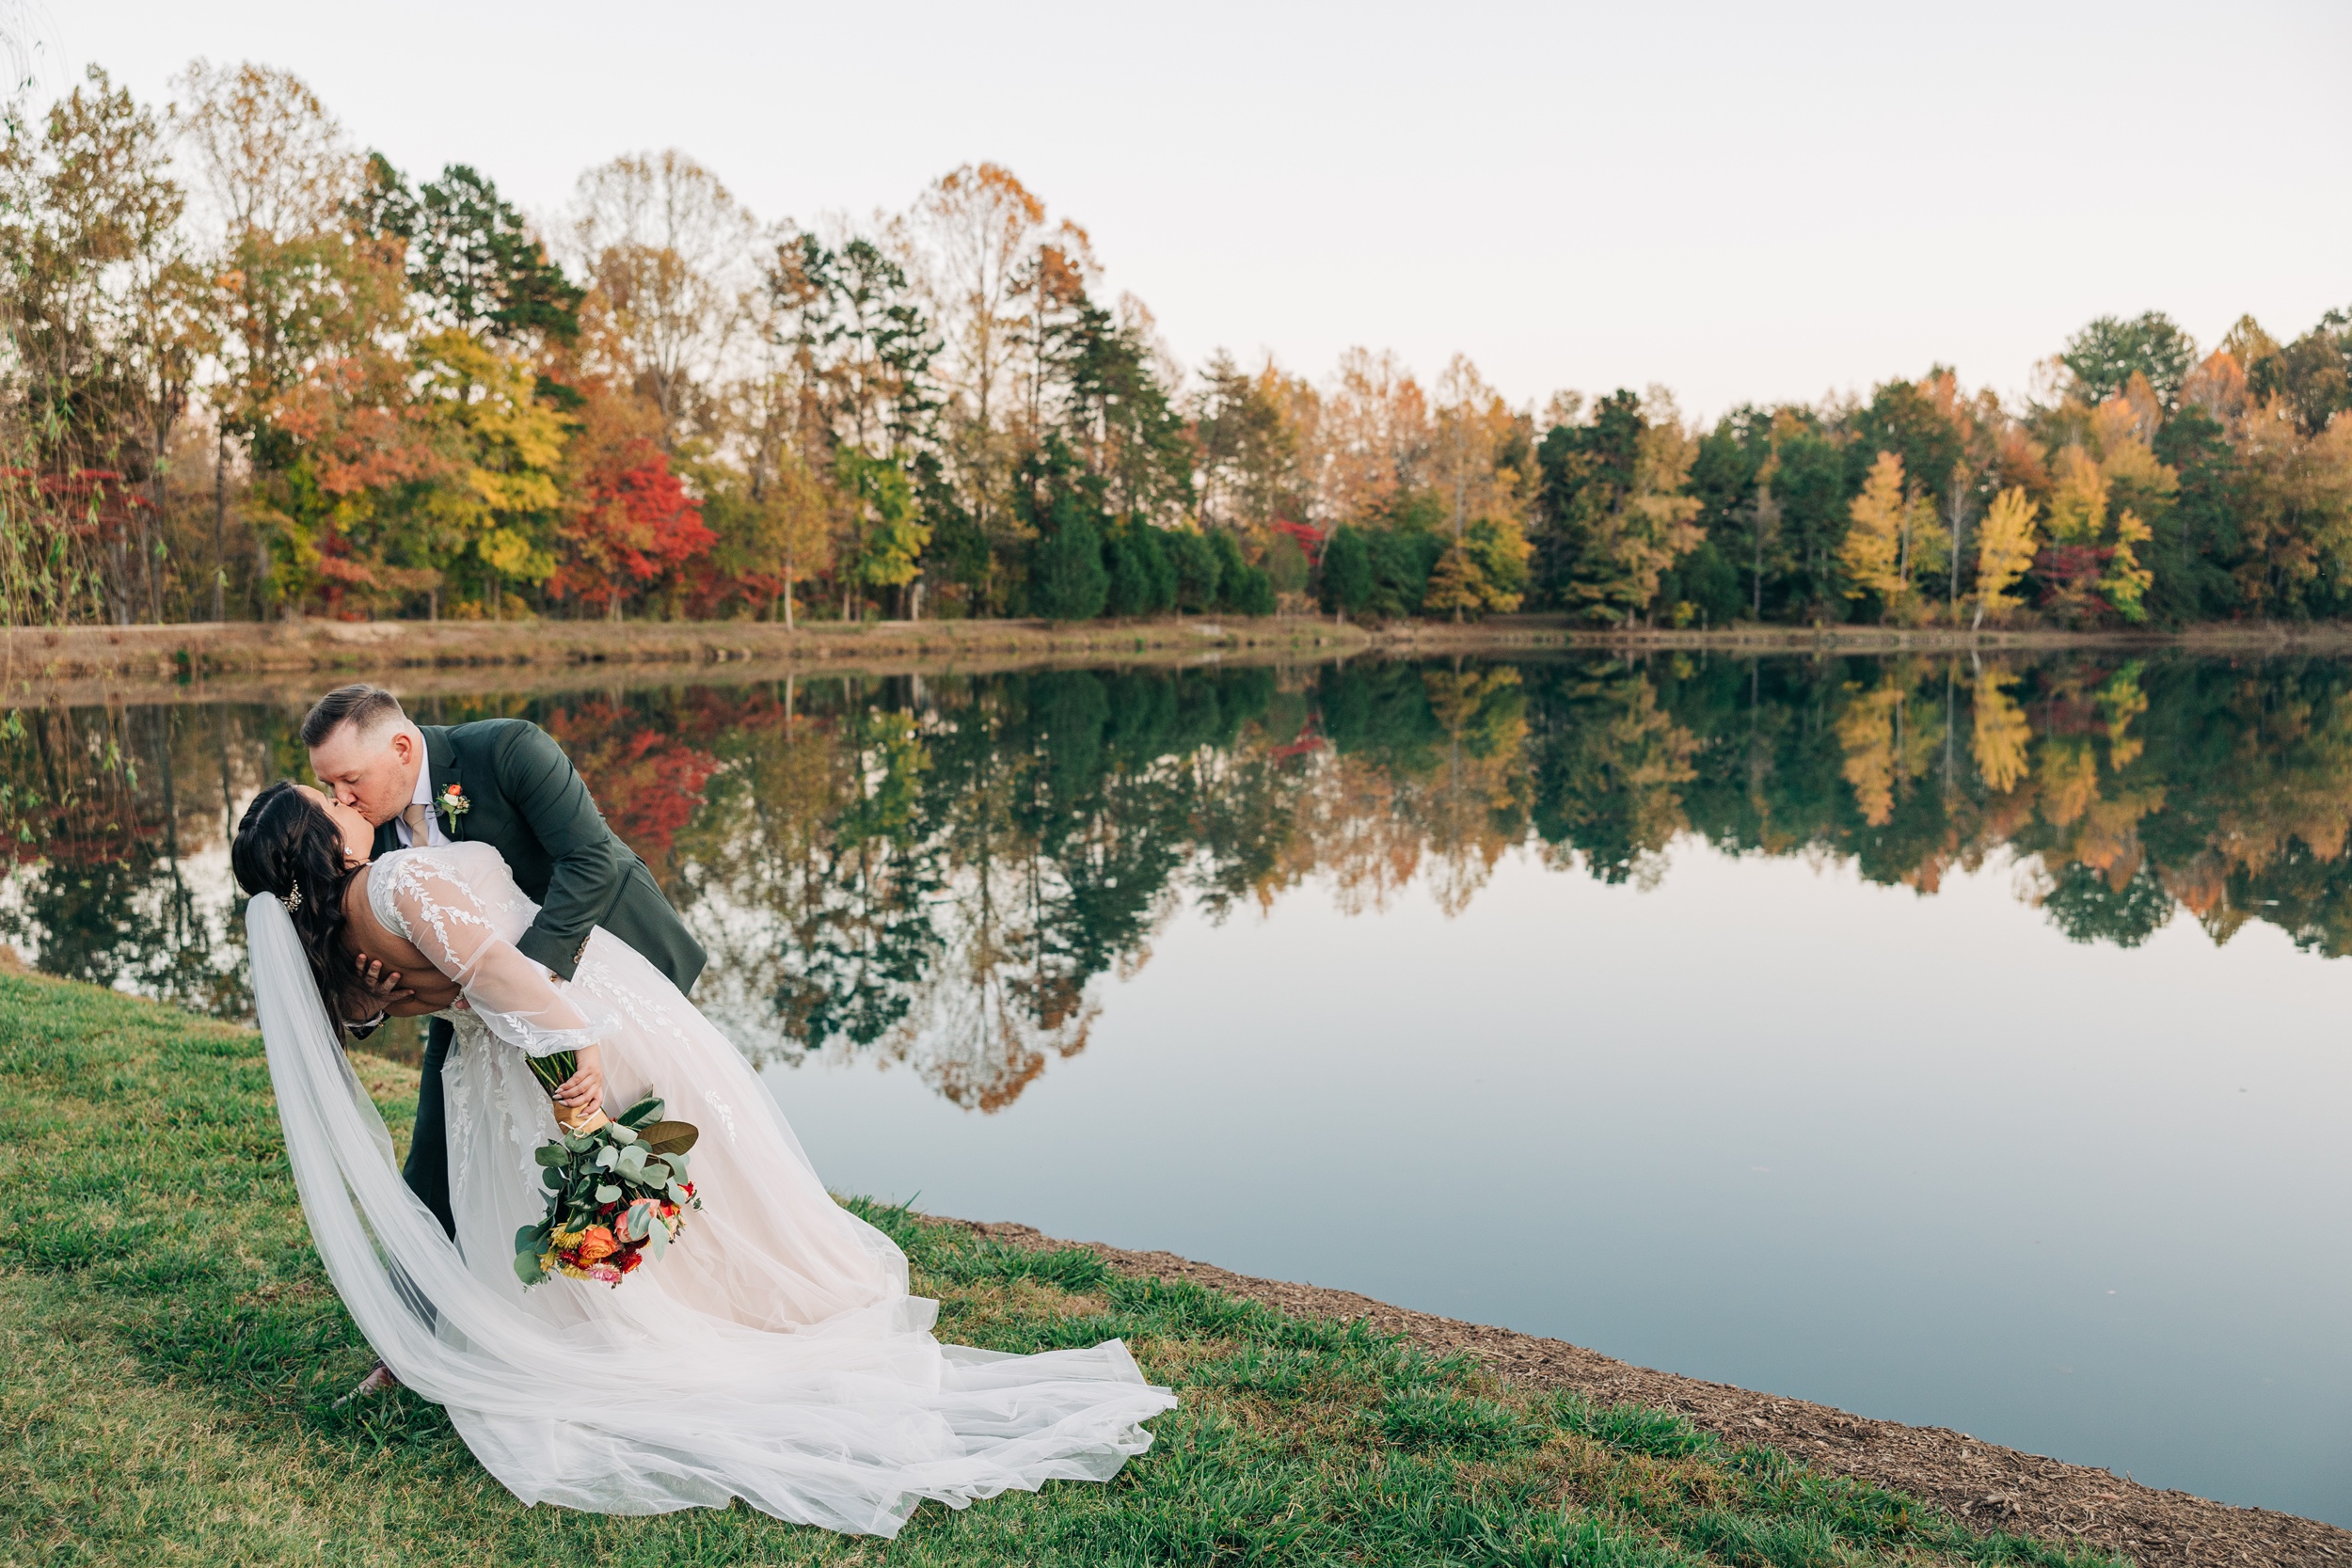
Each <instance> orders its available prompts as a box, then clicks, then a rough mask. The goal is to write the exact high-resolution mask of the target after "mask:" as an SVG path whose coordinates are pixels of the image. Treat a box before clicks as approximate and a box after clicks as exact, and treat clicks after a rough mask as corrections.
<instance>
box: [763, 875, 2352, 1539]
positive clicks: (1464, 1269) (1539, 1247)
mask: <svg viewBox="0 0 2352 1568" xmlns="http://www.w3.org/2000/svg"><path fill="white" fill-rule="evenodd" d="M2016 876H2017V873H2016V871H2015V869H2014V868H2013V867H2010V866H2007V865H1996V866H1994V867H1989V868H1987V869H1986V870H1984V871H1981V872H1979V873H1978V874H1975V875H1973V876H1961V875H1953V876H1950V877H1949V878H1947V880H1946V882H1945V884H1944V889H1943V891H1942V893H1940V894H1939V895H1936V896H1934V897H1931V898H1922V897H1919V896H1916V895H1914V894H1913V893H1911V892H1910V891H1909V890H1908V889H1903V888H1894V889H1888V888H1883V887H1873V886H1867V885H1865V884H1863V883H1861V882H1860V880H1859V879H1857V878H1856V877H1855V876H1854V874H1853V873H1852V871H1851V869H1850V868H1829V869H1825V870H1821V871H1818V872H1817V871H1816V870H1815V869H1813V868H1812V867H1810V866H1808V865H1807V864H1805V863H1804V862H1802V861H1796V860H1761V859H1755V858H1751V859H1747V860H1733V859H1730V858H1728V857H1725V856H1723V855H1721V854H1718V853H1716V852H1714V851H1712V850H1710V849H1708V848H1706V847H1703V846H1701V845H1698V844H1696V843H1693V842H1691V841H1688V840H1686V841H1684V842H1682V843H1681V844H1679V845H1678V846H1677V848H1676V851H1675V854H1674V857H1673V869H1672V871H1671V872H1670V873H1669V874H1668V875H1667V876H1666V877H1665V879H1663V881H1662V883H1661V885H1660V886H1659V887H1657V888H1656V889H1655V890H1654V891H1652V892H1648V893H1642V892H1637V891H1635V890H1633V889H1631V888H1627V887H1616V888H1611V887H1606V886H1603V885H1600V884H1598V883H1597V882H1594V881H1592V880H1590V879H1586V878H1583V877H1581V876H1563V875H1559V874H1557V873H1552V872H1547V871H1545V870H1543V869H1541V868H1540V867H1538V866H1537V865H1536V864H1535V863H1534V862H1533V861H1532V860H1530V859H1528V858H1525V857H1521V856H1513V857H1510V858H1507V859H1506V860H1505V861H1504V862H1503V863H1502V864H1501V865H1500V866H1499V867H1498V868H1497V874H1496V876H1495V879H1494V880H1493V882H1492V883H1491V884H1490V885H1489V886H1488V887H1486V889H1485V890H1484V891H1483V892H1482V893H1480V895H1478V896H1477V897H1476V898H1475V899H1473V900H1472V901H1471V902H1470V906H1469V908H1468V909H1467V910H1465V911H1463V912H1461V913H1460V914H1459V915H1457V916H1455V917H1454V918H1452V919H1447V918H1445V917H1444V916H1443V915H1441V914H1440V913H1439V912H1438V911H1437V910H1436V908H1434V906H1433V904H1432V901H1431V900H1430V899H1429V898H1428V897H1427V896H1425V895H1422V894H1420V893H1419V892H1416V893H1415V894H1413V895H1408V896H1406V898H1405V899H1403V900H1402V901H1400V902H1399V903H1398V904H1396V905H1395V906H1394V907H1392V908H1391V910H1390V911H1389V912H1387V913H1386V914H1384V915H1381V916H1379V917H1378V918H1348V917H1345V916H1343V915H1341V914H1339V913H1337V912H1335V911H1334V910H1333V909H1332V907H1331V903H1330V900H1329V899H1328V898H1327V897H1324V896H1320V895H1319V891H1320V890H1315V889H1310V890H1307V891H1304V892H1301V893H1297V894H1294V895H1289V896H1287V897H1285V898H1283V899H1281V900H1280V901H1279V903H1278V904H1277V906H1276V908H1275V909H1274V911H1273V912H1272V913H1271V915H1269V916H1266V917H1263V918H1262V917H1260V916H1258V915H1257V914H1255V913H1254V912H1250V911H1241V912H1238V913H1236V914H1235V915H1233V916H1232V918H1231V919H1229V920H1228V921H1227V922H1226V923H1225V924H1224V925H1222V926H1221V927H1219V926H1212V925H1210V924H1209V923H1207V922H1205V921H1203V920H1201V919H1200V918H1199V917H1197V916H1194V915H1191V914H1184V915H1180V916H1179V917H1178V918H1177V919H1176V920H1174V921H1173V922H1172V923H1170V924H1169V925H1168V927H1165V928H1164V929H1163V930H1162V931H1161V933H1160V935H1159V936H1158V938H1157V940H1156V941H1155V942H1154V947H1153V953H1152V960H1151V962H1150V963H1149V964H1148V965H1146V966H1144V967H1143V968H1142V969H1141V970H1140V971H1139V972H1137V973H1136V974H1133V975H1132V976H1130V977H1128V978H1125V979H1123V980H1112V981H1107V982H1103V983H1101V985H1100V989H1099V990H1098V991H1097V995H1098V996H1099V998H1100V1000H1101V1002H1102V1004H1103V1010H1102V1015H1101V1017H1100V1019H1099V1020H1098V1021H1097V1022H1095V1023H1094V1025H1093V1030H1092V1036H1091V1039H1090V1042H1089V1045H1088V1047H1087V1049H1086V1050H1085V1051H1084V1053H1081V1054H1079V1055H1077V1056H1075V1057H1073V1058H1071V1059H1069V1060H1066V1061H1057V1062H1055V1063H1054V1064H1053V1066H1052V1067H1051V1069H1050V1070H1048V1071H1047V1072H1045V1073H1044V1074H1043V1076H1042V1077H1041V1079H1040V1080H1039V1081H1037V1082H1035V1083H1033V1084H1032V1085H1029V1087H1028V1089H1027V1091H1026V1092H1025V1094H1024V1095H1023V1096H1022V1097H1021V1098H1020V1099H1019V1100H1018V1101H1017V1102H1015V1103H1013V1104H1011V1105H1009V1106H1008V1107H1006V1108H1005V1109H1003V1110H1002V1111H1000V1112H998V1113H997V1114H996V1115H993V1116H986V1117H983V1116H977V1115H973V1114H971V1113H969V1112H965V1111H961V1110H959V1109H958V1108H956V1107H955V1106H953V1105H950V1104H947V1103H946V1102H944V1101H941V1100H940V1099H939V1098H938V1096H937V1095H935V1094H934V1093H932V1092H931V1091H930V1089H929V1088H927V1087H926V1086H925V1085H923V1084H922V1083H921V1082H920V1081H919V1080H918V1079H917V1078H916V1076H915V1075H914V1074H913V1073H910V1072H908V1071H905V1070H902V1069H901V1070H895V1071H882V1072H877V1071H874V1070H871V1069H866V1068H864V1067H860V1068H856V1069H849V1070H843V1069H838V1068H834V1069H826V1068H823V1067H818V1066H814V1065H812V1066H810V1067H808V1068H804V1069H801V1070H798V1071H787V1070H783V1069H777V1070H773V1071H771V1075H770V1076H771V1082H772V1083H773V1084H774V1085H776V1087H777V1090H778V1092H779V1094H780V1095H781V1096H782V1097H783V1099H784V1100H785V1102H786V1104H787V1108H788V1109H789V1110H790V1112H791V1113H792V1116H793V1118H794V1121H795V1124H796V1126H797V1127H798V1128H799V1129H800V1132H801V1135H802V1137H803V1139H804V1140H805V1141H806V1143H807V1145H808V1148H809V1150H810V1153H811V1155H812V1157H813V1158H815V1159H816V1161H817V1162H818V1167H819V1168H820V1169H821V1170H822V1171H823V1172H824V1173H825V1175H826V1177H827V1180H829V1181H831V1182H832V1183H834V1185H835V1186H836V1187H838V1188H840V1189H842V1190H853V1191H864V1192H871V1193H875V1194H877V1195H882V1196H893V1197H907V1196H914V1195H918V1194H919V1205H920V1206H921V1207H924V1208H927V1209H931V1210H934V1211H936V1212H943V1213H954V1214H962V1215H967V1216H971V1217H975V1218H988V1219H1003V1218H1017V1219H1021V1220H1024V1221H1026V1222H1029V1223H1031V1224H1035V1225H1038V1226H1040V1227H1043V1228H1044V1229H1046V1230H1047V1231H1048V1232H1050V1233H1053V1234H1057V1235H1063V1236H1074V1237H1085V1238H1093V1239H1100V1240H1105V1241H1112V1242H1116V1243H1122V1244H1125V1245H1130V1246H1138V1247H1163V1248H1167V1249H1168V1250H1171V1251H1175V1252H1180V1253H1184V1254H1186V1255H1188V1256H1192V1257H1197V1258H1205V1259H1213V1260H1215V1261H1216V1262H1219V1263H1223V1264H1225V1265H1227V1266H1229V1267H1232V1268H1236V1269H1240V1270H1243V1271H1245V1272H1250V1273H1258V1274H1264V1275H1274V1276H1278V1277H1282V1278H1291V1279H1311V1280H1313V1281H1315V1282H1317V1283H1321V1284H1327V1285H1337V1286H1344V1287H1347V1288H1350V1289H1354V1290H1359V1291H1364V1292H1366V1293H1368V1294H1371V1295H1374V1296H1377V1297H1380V1298H1382V1299H1385V1300H1391V1301H1395V1302H1399V1303H1403V1304H1406V1305H1409V1306H1414V1307H1423V1308H1426V1309H1429V1310H1433V1311H1438V1312H1443V1313H1447V1314H1450V1315H1454V1316H1458V1317H1465V1318H1470V1319H1475V1320H1479V1321H1483V1322H1489V1323H1507V1324H1511V1325H1513V1326H1516V1327H1519V1328H1523V1329H1528V1330H1532V1331H1534V1332H1537V1333H1543V1334H1551V1335H1558V1336H1561V1337H1563V1338H1568V1339H1572V1340H1575V1341H1576V1342H1578V1343H1581V1344H1585V1345H1589V1346H1592V1347H1594V1348H1596V1349H1599V1350H1602V1351H1605V1352H1608V1353H1609V1354H1614V1355H1618V1356H1622V1357H1624V1358H1626V1359H1629V1360H1631V1361H1635V1362H1640V1363H1643V1364H1645V1365H1650V1366H1658V1367H1665V1368H1671V1369H1673V1370H1678V1371H1684V1372H1690V1373H1693V1374H1696V1375H1699V1376H1702V1377H1708V1378H1713V1379H1718V1380H1722V1381H1725V1382H1731V1383H1736V1384H1740V1385H1744V1386H1751V1387H1756V1388H1762V1389H1769V1390H1772V1391H1776V1392H1782V1393H1788V1394H1796V1395H1802V1396H1804V1397H1807V1398H1811V1399H1816V1400H1820V1401H1824V1402H1829V1403H1833V1404H1836V1405H1840V1406H1843V1407H1845V1408H1848V1409H1851V1410H1855V1411H1859V1412H1862V1413H1865V1414H1868V1415H1872V1416H1879V1417H1886V1418H1895V1419H1899V1420H1906V1421H1912V1422H1918V1423H1928V1424H1936V1425H1947V1426H1952V1427H1957V1428H1960V1429H1962V1430H1963V1431H1967V1432H1970V1433H1975V1434H1976V1435H1978V1436H1979V1437H1983V1438H1986V1439H1989V1440H1992V1441H1996V1442H2001V1443H2006V1444H2010V1445H2012V1446H2015V1447H2019V1448H2024V1449H2032V1450H2036V1451H2040V1452H2045V1453H2053V1454H2057V1455H2060V1456H2062V1457H2065V1458H2068V1459H2072V1460H2075V1461H2079V1462H2083V1463H2090V1464H2101V1465H2111V1466H2113V1467H2114V1468H2116V1469H2118V1470H2119V1471H2129V1472H2131V1473H2133V1474H2134V1475H2136V1476H2137V1478H2138V1479H2139V1480H2141V1481H2149V1482H2152V1483H2154V1484H2158V1485H2169V1486H2179V1487H2184V1488H2187V1489H2189V1490H2192V1491H2197V1492H2201V1493H2205V1494H2208V1495H2211V1496H2217V1497H2225V1498H2228V1499H2231V1500H2233V1501H2238V1502H2245V1503H2260V1504H2265V1505H2267V1506H2271V1507H2277V1508H2283V1509H2287V1510H2290V1511H2293V1512H2296V1513H2310V1514H2315V1515H2318V1516H2321V1517H2325V1518H2329V1519H2333V1520H2336V1521H2338V1522H2344V1523H2352V1481H2347V1479H2346V1478H2347V1477H2348V1476H2352V1349H2347V1348H2346V1344H2345V1340H2344V1332H2343V1330H2344V1323H2345V1322H2346V1321H2347V1309H2348V1308H2352V1248H2347V1246H2346V1242H2347V1237H2346V1236H2345V1221H2344V1215H2345V1214H2346V1213H2347V1212H2352V1152H2348V1151H2347V1144H2346V1141H2345V1138H2344V1128H2345V1126H2346V1125H2347V1120H2348V1118H2352V1043H2348V1042H2347V1041H2346V1039H2345V1034H2346V1027H2345V1003H2346V1002H2347V1001H2348V1000H2352V969H2347V968H2346V967H2345V966H2344V965H2341V964H2335V963H2328V962H2323V961H2320V960H2318V959H2315V958H2312V957H2309V956H2306V955H2303V954H2299V953H2297V952H2296V951H2295V950H2294V948H2293V947H2292V946H2291V945H2290V944H2289V942H2287V940H2286V938H2285V937H2284V936H2283V935H2282V934H2280V932H2279V931H2278V930H2276V929H2274V928H2272V927H2265V926H2260V925H2256V926H2251V927H2247V928H2245V929H2243V930H2240V931H2239V932H2237V933H2236V934H2235V936H2234V937H2233V939H2232V940H2231V941H2230V942H2228V943H2227V944H2226V945H2222V946H2217V945H2215V943H2214V942H2213V940H2212V939H2211V938H2210V937H2209V936H2207V935H2206V934H2205V933H2204V932H2203V931H2201V929H2199V928H2198V927H2197V926H2196V925H2194V924H2193V923H2191V922H2189V921H2186V920H2176V921H2174V922H2172V923H2171V924H2170V925H2169V926H2168V927H2165V928H2164V929H2163V930H2162V931H2160V932H2158V933H2157V934H2156V935H2155V937H2154V938H2153V940H2151V941H2150V942H2148V943H2147V944H2146V945H2144V946H2142V947H2138V948H2136V949H2123V948H2119V947H2114V946H2108V945H2079V944H2075V943H2072V942H2067V941H2066V940H2065V939H2064V938H2063V937H2061V936H2060V935H2059V934H2058V933H2057V932H2056V931H2054V930H2052V929H2051V928H2050V927H2048V926H2047V925H2046V924H2045V923H2044V922H2043V921H2042V920H2041V919H2039V918H2037V917H2036V916H2035V914H2034V913H2033V912H2032V911H2030V910H2028V909H2026V908H2024V907H2021V906H2020V904H2019V903H2018V901H2017V898H2016V895H2015V891H2014V886H2013V884H2014V882H2015V880H2016Z"/></svg>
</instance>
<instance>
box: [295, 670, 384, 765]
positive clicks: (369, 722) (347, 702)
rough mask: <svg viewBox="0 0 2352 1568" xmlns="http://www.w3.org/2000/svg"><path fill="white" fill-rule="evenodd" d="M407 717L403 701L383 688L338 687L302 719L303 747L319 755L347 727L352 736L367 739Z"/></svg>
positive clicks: (363, 686)
mask: <svg viewBox="0 0 2352 1568" xmlns="http://www.w3.org/2000/svg"><path fill="white" fill-rule="evenodd" d="M407 717H408V715H407V714H406V713H405V712H403V711H402V710H401V705H400V699H399V698H398V697H395V696H393V695H392V694H391V693H390V692H389V691H387V690H385V689H383V688H382V687H380V686H369V685H366V684H364V683H362V684H360V685H358V686H339V687H337V688H336V689H334V690H332V691H330V692H328V693H327V694H326V696H324V697H321V698H320V699H319V700H318V701H317V702H316V703H315V704H313V705H311V708H310V712H308V713H306V714H304V715H303V716H302V744H303V745H305V746H306V747H309V748H310V749H311V750H312V751H316V750H317V749H318V748H319V747H320V746H321V745H323V744H325V742H326V737H327V736H330V735H333V734H334V733H335V732H336V731H337V730H339V729H341V728H342V727H343V726H344V725H345V724H349V725H350V726H351V731H352V734H354V735H357V736H362V737H365V736H368V735H370V734H373V732H374V731H376V730H378V729H381V728H382V727H383V726H384V725H386V724H388V723H389V722H391V721H394V720H396V719H405V718H407Z"/></svg>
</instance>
